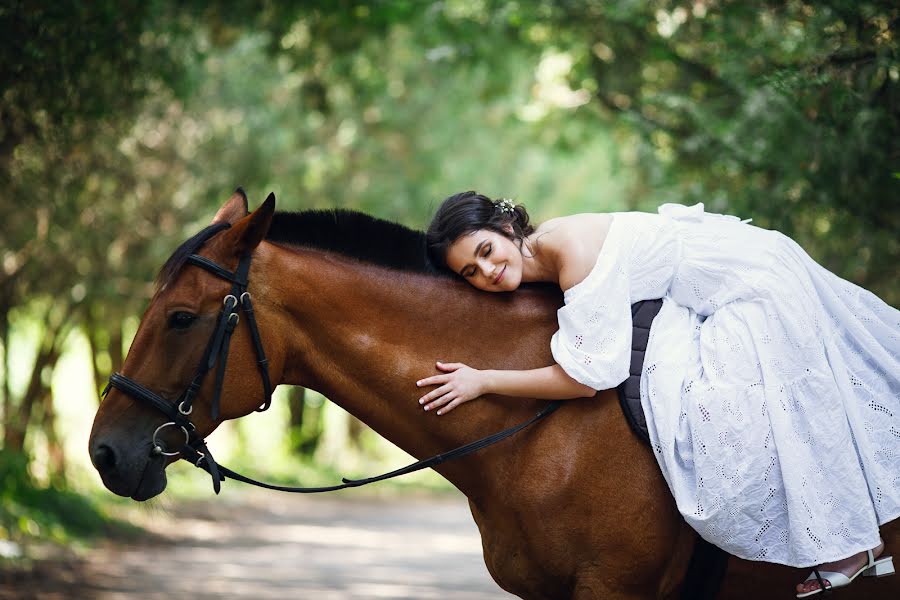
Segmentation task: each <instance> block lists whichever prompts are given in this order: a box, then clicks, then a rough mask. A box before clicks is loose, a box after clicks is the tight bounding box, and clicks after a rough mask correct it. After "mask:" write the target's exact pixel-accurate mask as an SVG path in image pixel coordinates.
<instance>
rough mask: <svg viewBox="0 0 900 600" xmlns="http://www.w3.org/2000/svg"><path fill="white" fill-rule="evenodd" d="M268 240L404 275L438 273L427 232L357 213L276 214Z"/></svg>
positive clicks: (313, 212)
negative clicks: (427, 248)
mask: <svg viewBox="0 0 900 600" xmlns="http://www.w3.org/2000/svg"><path fill="white" fill-rule="evenodd" d="M266 239H267V240H268V241H270V242H275V243H277V244H288V245H291V246H301V247H306V248H317V249H320V250H326V251H329V252H336V253H338V254H342V255H344V256H348V257H350V258H355V259H357V260H361V261H363V262H367V263H372V264H376V265H381V266H383V267H388V268H391V269H398V270H401V271H414V272H418V273H432V274H435V273H437V272H438V271H437V269H435V267H434V266H433V265H432V264H431V263H430V262H429V260H428V256H427V253H426V251H425V233H424V232H422V231H417V230H414V229H410V228H409V227H405V226H403V225H400V224H399V223H393V222H391V221H385V220H384V219H378V218H376V217H373V216H370V215H367V214H365V213H361V212H358V211H355V210H345V209H328V210H306V211H303V212H276V213H275V216H274V217H273V219H272V225H271V227H269V233H268V234H266Z"/></svg>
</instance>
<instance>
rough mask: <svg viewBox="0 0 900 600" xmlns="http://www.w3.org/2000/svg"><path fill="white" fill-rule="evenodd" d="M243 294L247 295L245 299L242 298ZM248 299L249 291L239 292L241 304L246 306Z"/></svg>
mask: <svg viewBox="0 0 900 600" xmlns="http://www.w3.org/2000/svg"><path fill="white" fill-rule="evenodd" d="M244 296H246V297H247V299H246V300H245V299H244ZM249 299H250V292H244V293H243V294H241V304H243V305H244V306H247V300H249Z"/></svg>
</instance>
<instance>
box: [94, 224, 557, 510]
mask: <svg viewBox="0 0 900 600" xmlns="http://www.w3.org/2000/svg"><path fill="white" fill-rule="evenodd" d="M223 228H224V227H223ZM250 259H251V254H250V253H249V252H248V253H247V254H245V255H244V256H242V257H241V260H240V262H239V263H238V267H237V270H235V271H234V272H233V273H232V272H231V271H229V270H228V269H225V268H223V267H221V266H220V265H218V264H216V263H214V262H213V261H211V260H210V259H208V258H205V257H203V256H200V255H198V254H191V255H190V256H188V257H187V259H186V262H188V263H190V264H192V265H196V266H198V267H201V268H203V269H206V270H207V271H209V272H210V273H212V274H213V275H216V276H217V277H221V278H222V279H225V280H227V281H230V282H231V283H232V287H231V293H229V294H228V295H227V296H225V298H224V300H223V301H222V312H221V313H219V320H218V321H217V323H216V329H215V331H214V332H213V335H212V338H210V340H209V344H207V346H206V351H205V352H204V354H203V358H201V359H200V364H199V365H198V366H197V370H196V372H195V373H194V377H193V378H192V379H191V383H190V384H189V385H188V387H187V388H186V389H185V390H184V392H183V393H182V394H181V396H179V397H178V400H177V401H175V402H174V403H173V402H170V401H169V400H166V399H165V398H163V397H162V396H160V395H159V394H157V393H155V392H153V391H151V390H149V389H147V388H146V387H144V386H143V385H141V384H139V383H138V382H136V381H134V380H133V379H130V378H129V377H126V376H125V375H122V374H121V373H113V374H112V375H111V376H110V378H109V383H108V384H107V385H106V388H105V389H104V390H103V394H102V395H103V396H106V394H107V393H109V390H110V388H116V389H117V390H119V391H121V392H123V393H125V394H127V395H128V396H131V397H132V398H134V399H135V400H139V401H140V402H143V403H144V404H147V405H149V406H151V407H153V408H155V409H157V410H158V411H160V412H161V413H163V414H164V415H166V416H167V417H168V418H169V420H168V421H166V422H165V423H163V424H162V425H160V426H159V427H157V428H156V430H155V431H154V432H153V438H152V439H153V444H152V447H151V454H153V455H155V456H179V457H180V458H182V459H184V460H187V461H188V462H191V463H193V464H194V466H196V467H199V468H201V469H203V470H204V471H206V472H207V473H209V475H210V476H211V477H212V482H213V489H214V490H215V492H216V493H217V494H218V493H219V490H220V489H221V484H222V480H223V479H225V478H230V479H234V480H237V481H243V482H244V483H249V484H251V485H255V486H258V487H263V488H267V489H271V490H278V491H282V492H298V493H304V494H309V493H317V492H331V491H335V490H342V489H345V488H350V487H359V486H362V485H366V484H369V483H374V482H376V481H382V480H384V479H390V478H392V477H397V476H400V475H405V474H407V473H413V472H415V471H419V470H421V469H425V468H429V467H434V466H437V465H439V464H441V463H443V462H445V461H447V460H450V459H453V458H458V457H461V456H465V455H466V454H470V453H472V452H476V451H478V450H481V449H482V448H486V447H487V446H490V445H493V444H496V443H497V442H499V441H501V440H504V439H506V438H508V437H509V436H511V435H513V434H515V433H517V432H519V431H521V430H522V429H524V428H526V427H528V426H529V425H531V424H532V423H535V422H537V421H539V420H541V419H543V418H544V417H546V416H547V415H549V414H550V413H552V412H554V411H555V410H556V409H557V408H559V405H560V402H559V401H554V402H550V403H549V404H547V405H546V406H545V407H544V408H543V409H542V410H541V411H540V412H538V413H537V414H535V415H534V416H533V417H531V418H530V419H528V420H527V421H524V422H522V423H519V424H518V425H515V426H513V427H510V428H508V429H504V430H503V431H500V432H497V433H495V434H493V435H489V436H487V437H485V438H482V439H480V440H476V441H474V442H470V443H468V444H466V445H464V446H460V447H458V448H455V449H453V450H450V451H449V452H445V453H443V454H438V455H436V456H432V457H431V458H428V459H425V460H420V461H417V462H415V463H412V464H410V465H407V466H405V467H402V468H400V469H397V470H395V471H390V472H388V473H384V474H382V475H377V476H375V477H369V478H366V479H346V478H345V479H343V483H341V484H339V485H332V486H326V487H287V486H280V485H273V484H269V483H264V482H261V481H257V480H256V479H251V478H250V477H246V476H244V475H241V474H240V473H236V472H235V471H232V470H231V469H229V468H227V467H225V466H223V465H219V464H217V463H216V461H215V460H214V459H213V456H212V453H210V451H209V448H207V446H206V440H205V439H204V438H202V437H200V435H198V434H197V428H196V427H195V426H194V424H193V423H192V422H191V420H190V418H189V417H190V414H191V413H192V412H193V410H194V407H193V401H194V398H195V397H196V395H197V392H198V391H199V390H200V386H201V385H202V384H203V379H204V378H205V377H206V374H207V373H208V372H209V371H211V370H212V368H213V367H214V366H215V367H217V368H216V376H215V388H214V390H215V391H214V393H213V399H212V406H211V409H210V410H211V413H212V419H213V421H218V420H219V404H220V398H221V396H222V382H223V380H224V378H225V365H226V363H227V362H228V348H229V346H230V344H231V335H232V333H234V330H235V328H236V327H237V325H238V323H239V322H240V311H241V310H243V312H244V314H245V317H246V320H247V323H248V326H249V327H250V336H251V338H252V340H253V347H254V349H255V350H256V358H257V361H256V365H257V367H258V369H259V373H260V376H261V377H262V384H263V398H264V400H263V403H262V405H261V406H260V407H259V408H257V409H256V410H257V411H258V412H262V411H264V410H266V409H267V408H269V405H270V404H271V403H272V383H271V379H270V378H269V362H268V361H267V360H266V354H265V352H264V351H263V346H262V341H261V339H260V337H259V328H258V327H257V325H256V317H255V316H254V313H253V305H252V303H251V301H250V293H249V292H248V291H247V286H248V285H249V281H248V274H249V272H250ZM169 427H172V428H176V429H180V430H181V432H182V433H183V434H184V446H182V448H181V449H180V450H178V451H175V452H171V451H168V450H167V449H166V448H165V447H164V446H163V445H162V444H161V443H160V441H159V439H158V438H159V435H160V433H161V432H163V431H164V430H165V429H166V428H169Z"/></svg>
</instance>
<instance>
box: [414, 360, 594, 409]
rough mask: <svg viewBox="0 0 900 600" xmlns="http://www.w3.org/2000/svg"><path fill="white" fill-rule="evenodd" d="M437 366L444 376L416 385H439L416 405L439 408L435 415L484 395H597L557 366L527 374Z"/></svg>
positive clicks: (561, 397)
mask: <svg viewBox="0 0 900 600" xmlns="http://www.w3.org/2000/svg"><path fill="white" fill-rule="evenodd" d="M437 367H438V369H440V370H441V371H445V373H444V374H442V375H434V376H432V377H427V378H425V379H421V380H419V381H417V382H416V385H417V386H419V387H422V386H428V385H437V386H439V387H438V388H437V389H434V390H432V391H431V392H429V393H427V394H425V395H424V396H422V397H421V398H419V404H424V405H425V410H432V409H435V408H440V410H438V411H437V414H439V415H442V414H444V413H447V412H449V411H451V410H453V409H454V408H456V407H457V406H459V405H460V404H462V403H463V402H468V401H469V400H474V399H475V398H478V397H479V396H484V395H486V394H500V395H503V396H519V397H523V398H542V399H545V400H566V399H569V398H590V397H592V396H594V395H595V394H596V393H597V390H595V389H593V388H591V387H588V386H586V385H584V384H582V383H579V382H577V381H575V380H574V379H572V378H571V377H569V376H568V375H567V374H566V372H565V371H563V369H562V367H560V366H559V365H550V366H549V367H541V368H539V369H529V370H527V371H498V370H484V371H480V370H478V369H473V368H471V367H469V366H466V365H464V364H462V363H442V362H438V363H437Z"/></svg>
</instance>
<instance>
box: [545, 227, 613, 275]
mask: <svg viewBox="0 0 900 600" xmlns="http://www.w3.org/2000/svg"><path fill="white" fill-rule="evenodd" d="M611 222H612V215H611V214H607V213H581V214H577V215H568V216H565V217H557V218H554V219H550V220H549V221H545V222H544V223H542V224H541V226H540V227H538V229H537V230H536V231H535V233H534V239H535V240H537V241H538V243H539V244H540V245H541V250H542V251H543V250H547V251H548V252H549V253H550V254H552V255H553V256H554V258H555V261H554V262H555V263H556V265H557V271H558V273H559V284H560V287H561V288H562V289H564V290H565V289H568V288H569V287H571V286H573V285H575V284H576V283H578V282H580V281H581V280H582V279H584V278H585V277H587V275H588V273H590V272H591V270H592V269H593V268H594V265H595V264H596V262H597V257H598V256H599V255H600V249H601V248H602V247H603V242H604V241H605V240H606V234H607V232H608V231H609V225H610V223H611Z"/></svg>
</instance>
